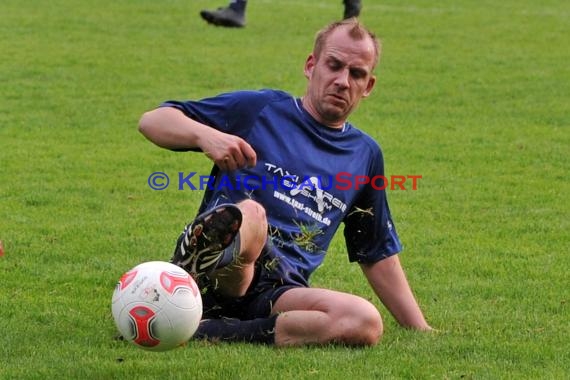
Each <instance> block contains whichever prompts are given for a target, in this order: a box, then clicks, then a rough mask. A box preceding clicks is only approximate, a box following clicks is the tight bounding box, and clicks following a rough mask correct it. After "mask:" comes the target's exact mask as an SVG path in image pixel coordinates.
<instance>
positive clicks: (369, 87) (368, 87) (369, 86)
mask: <svg viewBox="0 0 570 380" xmlns="http://www.w3.org/2000/svg"><path fill="white" fill-rule="evenodd" d="M375 84H376V76H374V75H371V76H370V79H368V83H367V84H366V90H364V93H363V94H362V96H363V97H367V96H368V95H370V93H371V92H372V89H373V88H374V85H375Z"/></svg>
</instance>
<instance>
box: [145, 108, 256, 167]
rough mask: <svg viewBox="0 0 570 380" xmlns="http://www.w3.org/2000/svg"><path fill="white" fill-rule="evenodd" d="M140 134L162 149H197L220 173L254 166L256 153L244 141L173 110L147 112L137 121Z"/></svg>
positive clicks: (158, 109) (161, 109)
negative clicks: (219, 169) (220, 170)
mask: <svg viewBox="0 0 570 380" xmlns="http://www.w3.org/2000/svg"><path fill="white" fill-rule="evenodd" d="M139 131H140V132H141V133H142V134H143V135H144V136H145V137H146V138H147V139H149V140H150V141H152V142H153V143H155V144H156V145H158V146H160V147H162V148H167V149H195V148H200V149H201V150H202V151H203V152H204V153H205V154H206V156H208V157H209V158H210V159H211V160H212V161H214V163H215V164H216V165H218V166H219V167H220V168H221V169H223V170H235V169H238V168H242V167H245V166H255V164H256V160H257V158H256V154H255V151H254V150H253V148H252V147H251V146H250V145H249V144H248V143H247V142H246V141H245V140H243V139H242V138H240V137H238V136H234V135H230V134H227V133H223V132H220V131H218V130H216V129H214V128H211V127H209V126H207V125H204V124H201V123H199V122H197V121H195V120H192V119H190V118H188V117H186V115H184V114H183V113H182V112H181V111H179V110H177V109H176V108H172V107H161V108H157V109H155V110H152V111H149V112H146V113H145V114H143V116H142V117H141V119H140V121H139Z"/></svg>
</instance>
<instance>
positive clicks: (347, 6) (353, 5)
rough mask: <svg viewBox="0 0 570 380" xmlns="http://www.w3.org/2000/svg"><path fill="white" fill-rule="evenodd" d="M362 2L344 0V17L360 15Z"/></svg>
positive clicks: (358, 0)
mask: <svg viewBox="0 0 570 380" xmlns="http://www.w3.org/2000/svg"><path fill="white" fill-rule="evenodd" d="M361 9H362V3H361V1H360V0H344V18H345V19H347V18H351V17H358V16H359V15H360V10H361Z"/></svg>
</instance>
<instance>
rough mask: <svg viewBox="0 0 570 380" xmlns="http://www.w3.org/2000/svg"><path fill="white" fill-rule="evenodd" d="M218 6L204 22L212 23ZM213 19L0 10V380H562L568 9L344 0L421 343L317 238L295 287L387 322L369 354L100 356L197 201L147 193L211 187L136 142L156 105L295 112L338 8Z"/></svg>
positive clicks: (173, 8) (137, 6)
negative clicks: (417, 307)
mask: <svg viewBox="0 0 570 380" xmlns="http://www.w3.org/2000/svg"><path fill="white" fill-rule="evenodd" d="M218 3H219V4H218ZM218 3H215V2H212V1H181V0H168V1H161V2H155V1H148V0H147V1H137V2H135V1H126V0H122V1H107V0H102V1H99V2H97V3H93V4H92V3H90V2H83V1H73V0H53V1H49V2H47V1H28V2H21V1H15V0H4V1H3V2H2V5H0V34H1V35H2V38H1V39H0V52H1V55H2V59H0V83H1V85H0V88H1V90H0V240H2V241H3V242H4V246H5V250H6V253H5V255H4V256H3V257H0V284H1V290H2V291H1V295H0V336H1V338H0V357H1V358H2V360H1V362H2V364H1V365H0V378H2V379H4V378H6V379H12V378H18V379H19V378H24V379H28V378H90V379H91V378H93V379H113V378H116V379H123V378H137V379H145V378H148V379H152V378H184V379H192V378H199V379H218V378H220V379H221V378H224V379H225V378H231V379H272V378H280V379H289V378H291V379H293V378H295V379H297V378H303V379H346V378H363V379H381V378H406V379H409V378H415V379H424V378H434V379H463V378H468V379H471V378H472V379H496V378H516V379H519V378H528V379H536V378H544V379H563V378H567V376H568V371H569V369H570V365H569V363H570V344H569V343H568V336H570V323H569V315H570V312H569V310H568V302H569V300H568V274H567V272H568V268H569V267H570V259H569V257H568V253H569V252H568V251H569V249H568V248H569V242H570V236H569V232H568V231H569V230H570V226H569V211H570V206H569V204H568V201H567V198H568V194H569V192H570V186H569V181H568V179H567V173H568V168H569V163H570V160H569V157H568V152H569V148H570V131H569V127H570V65H569V64H568V62H570V50H568V48H567V47H568V46H569V45H570V5H569V3H568V2H566V1H554V0H550V1H541V2H534V1H529V0H520V1H514V0H505V1H502V2H500V4H497V2H494V1H467V0H455V1H451V0H445V1H444V0H441V1H425V0H413V1H411V2H405V3H403V2H401V1H395V0H389V1H379V0H365V1H364V2H363V3H364V7H365V8H364V11H363V14H362V19H363V21H364V22H365V23H366V24H367V25H368V26H370V27H371V28H372V29H373V30H375V31H376V32H377V33H378V34H379V35H380V36H381V37H382V38H383V41H384V57H383V60H382V62H381V65H380V67H379V69H378V86H377V88H376V90H375V93H374V94H373V95H372V96H371V98H369V99H367V100H365V101H364V103H363V104H362V105H361V107H360V109H359V110H358V111H357V113H356V114H355V115H354V117H353V118H352V120H353V121H354V122H355V123H356V124H357V125H359V126H360V127H361V128H362V129H364V130H366V131H367V132H368V133H370V134H371V135H372V136H374V137H375V138H376V139H377V140H378V141H379V142H380V143H381V145H382V147H383V150H384V154H385V158H386V169H387V172H388V174H397V175H407V174H421V175H422V176H423V178H422V179H421V180H420V181H419V188H418V190H417V191H398V190H395V191H390V192H389V197H390V204H391V208H392V213H393V214H394V217H395V221H396V225H397V227H398V230H399V232H400V235H401V238H402V240H403V242H404V245H405V252H404V253H403V254H402V260H403V263H404V265H405V267H406V269H407V273H408V276H409V279H410V282H411V283H412V285H413V288H414V290H415V292H416V294H417V297H418V300H419V302H420V303H421V305H422V307H423V309H424V311H425V313H426V316H427V318H428V319H429V321H430V322H431V324H432V325H433V326H435V327H437V328H439V329H440V330H441V332H440V333H438V334H422V333H417V332H412V331H407V330H403V329H400V328H399V327H397V325H396V323H395V322H394V320H393V318H392V317H391V316H390V315H388V314H387V313H386V311H385V309H384V308H383V307H382V306H381V305H380V304H379V302H378V301H377V300H376V299H375V298H374V297H373V295H372V291H371V290H370V289H369V288H368V286H367V285H366V283H365V281H364V278H363V276H362V275H361V273H360V272H359V269H358V267H357V266H355V265H349V264H348V262H347V259H346V254H345V251H344V243H343V241H342V239H341V238H340V236H337V238H336V239H335V241H334V242H333V244H332V245H331V250H330V254H329V257H328V258H327V260H326V261H325V264H324V265H323V266H322V267H321V268H320V269H319V270H318V271H317V272H316V274H315V276H314V277H313V284H314V285H316V286H326V287H332V288H335V289H339V290H343V291H348V292H353V293H356V294H360V295H363V296H364V297H367V298H369V299H371V300H373V301H374V302H375V303H376V304H378V307H379V309H380V310H381V312H382V314H383V315H384V316H385V318H384V319H385V324H386V333H385V336H384V339H383V341H382V343H381V344H380V345H378V346H377V347H374V348H367V349H350V348H345V347H338V346H337V347H335V346H331V347H320V348H296V349H275V348H271V347H259V346H252V345H242V344H218V345H210V344H204V343H200V342H192V343H190V344H189V345H188V347H186V348H182V349H178V350H174V351H170V352H167V353H162V354H156V353H148V352H144V351H142V350H138V349H136V348H135V347H134V346H131V345H128V344H126V343H123V342H116V341H114V340H113V339H112V337H113V335H114V333H115V329H114V325H113V321H112V318H111V315H110V298H111V294H112V291H113V287H114V285H115V282H116V281H117V279H118V277H119V276H120V275H121V274H122V273H123V272H124V271H125V270H127V269H128V268H130V267H132V266H134V265H135V264H137V263H139V262H142V261H147V260H155V259H159V260H160V259H162V260H164V259H167V258H168V257H169V255H170V251H171V248H172V244H173V240H174V238H175V237H176V235H177V233H178V232H179V230H180V229H181V227H182V225H183V224H184V222H186V221H187V219H188V218H190V217H191V216H192V215H193V214H194V211H195V209H196V207H197V205H198V203H199V201H200V198H201V194H200V192H192V191H177V190H175V189H173V188H169V189H167V190H164V191H160V192H159V191H152V190H150V189H149V188H148V186H147V184H146V180H147V177H148V176H149V175H150V174H151V173H152V172H154V171H164V172H166V173H169V174H175V173H177V172H179V171H184V172H190V171H197V172H199V173H204V174H206V173H208V169H209V162H208V160H206V159H205V158H204V157H201V156H199V155H196V154H183V153H180V154H175V153H171V152H167V151H164V150H160V149H158V148H156V147H154V146H153V145H152V144H150V143H149V142H147V141H146V140H145V139H144V138H143V137H142V136H141V135H140V134H138V132H137V131H136V125H137V121H138V118H139V117H140V115H141V114H142V113H143V112H144V111H146V110H148V109H150V108H153V107H155V106H156V105H157V104H158V103H160V102H161V101H163V100H166V99H186V98H199V97H202V96H206V95H213V94H216V93H218V92H222V91H227V90H233V89H241V88H250V89H258V88H263V87H277V88H282V89H285V90H287V91H290V92H292V93H294V94H297V95H300V94H301V93H302V91H303V89H304V86H305V79H304V77H303V75H302V67H303V66H302V65H303V62H304V59H305V57H306V55H307V53H308V52H309V49H310V47H311V43H312V38H313V35H314V33H315V31H316V30H317V29H318V28H320V27H321V26H323V25H324V24H325V23H327V22H329V21H331V20H333V19H336V18H338V17H339V16H340V15H341V13H342V5H341V4H340V1H324V0H319V1H314V2H313V1H300V0H291V1H286V0H284V1H269V0H256V1H252V2H251V3H250V5H249V12H248V26H247V28H245V29H244V30H227V29H222V28H214V27H209V26H207V25H205V24H204V23H203V22H202V21H201V20H200V19H199V17H198V16H197V14H198V11H199V10H200V9H203V8H211V7H215V6H218V5H221V4H222V3H223V1H222V2H218Z"/></svg>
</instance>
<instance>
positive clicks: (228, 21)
mask: <svg viewBox="0 0 570 380" xmlns="http://www.w3.org/2000/svg"><path fill="white" fill-rule="evenodd" d="M200 16H202V18H203V19H204V20H206V21H207V22H208V23H209V24H212V25H217V26H227V27H230V28H243V27H244V26H245V15H244V14H243V13H239V12H237V11H235V10H233V9H232V8H230V7H226V8H218V9H217V10H215V11H208V10H203V11H201V12H200Z"/></svg>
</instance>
